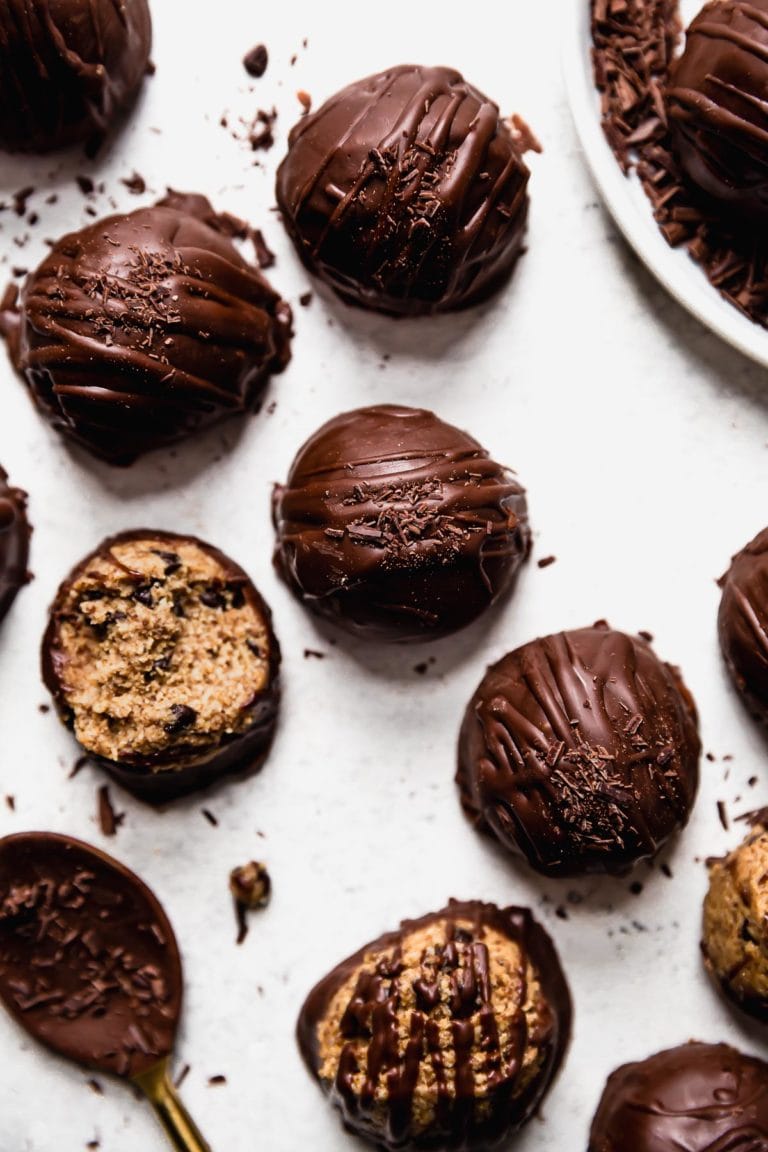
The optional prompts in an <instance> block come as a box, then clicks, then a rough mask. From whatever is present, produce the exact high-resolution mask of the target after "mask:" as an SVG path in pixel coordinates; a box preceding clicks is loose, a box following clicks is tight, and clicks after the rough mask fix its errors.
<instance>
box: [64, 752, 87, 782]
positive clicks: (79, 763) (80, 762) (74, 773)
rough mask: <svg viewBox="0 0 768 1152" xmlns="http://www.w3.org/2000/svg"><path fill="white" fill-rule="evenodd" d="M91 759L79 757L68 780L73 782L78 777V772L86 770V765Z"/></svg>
mask: <svg viewBox="0 0 768 1152" xmlns="http://www.w3.org/2000/svg"><path fill="white" fill-rule="evenodd" d="M90 759H91V758H90V756H78V758H77V760H75V762H74V764H73V765H72V771H71V772H70V774H69V777H68V779H70V780H73V779H74V777H75V776H77V774H78V772H79V771H80V770H81V769H82V768H85V766H86V764H88V763H89V762H90Z"/></svg>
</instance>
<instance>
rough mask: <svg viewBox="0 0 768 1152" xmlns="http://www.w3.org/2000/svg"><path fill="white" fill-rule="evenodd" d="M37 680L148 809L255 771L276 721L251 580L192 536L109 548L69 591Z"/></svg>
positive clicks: (272, 675)
mask: <svg viewBox="0 0 768 1152" xmlns="http://www.w3.org/2000/svg"><path fill="white" fill-rule="evenodd" d="M42 662H43V678H44V680H45V683H46V684H47V686H48V688H49V690H50V691H51V693H52V695H53V698H54V700H55V703H56V706H57V709H58V712H59V715H60V717H61V719H62V720H63V721H64V723H65V724H66V725H67V727H69V728H70V729H72V731H73V732H74V734H75V737H76V738H77V740H78V741H79V743H80V744H81V746H82V748H83V750H84V751H85V752H86V753H87V755H88V757H89V758H90V759H92V760H94V761H95V762H96V763H98V764H99V765H100V766H101V767H103V768H105V769H106V771H107V772H109V774H110V775H111V776H113V777H114V778H115V779H116V780H117V781H119V783H121V784H122V785H123V786H124V787H126V788H127V789H129V790H130V791H131V792H133V793H134V794H135V795H137V796H139V797H140V798H141V799H143V800H147V801H149V802H157V803H160V802H164V801H167V800H172V799H174V798H176V797H177V796H181V795H184V794H185V793H188V792H192V791H195V790H197V789H199V788H203V787H205V786H207V785H209V784H212V783H213V782H215V781H217V780H218V779H220V778H221V777H223V776H226V775H229V774H233V773H234V774H237V775H240V774H246V773H249V772H254V771H256V770H257V769H258V768H259V767H261V764H262V763H263V761H264V759H265V757H266V755H267V752H268V751H269V748H270V745H271V742H272V737H273V735H274V731H275V726H276V723H277V714H278V702H279V676H278V671H279V665H280V649H279V647H278V643H277V639H276V637H275V634H274V632H273V630H272V617H271V613H270V611H269V608H268V607H267V605H266V604H265V603H264V601H263V600H262V598H261V596H260V595H259V593H258V592H257V591H256V589H255V587H254V586H253V584H252V583H251V581H250V579H249V578H248V576H247V575H246V573H245V572H244V571H243V570H242V568H240V567H239V565H237V564H235V562H234V561H233V560H230V559H229V557H228V556H225V555H224V553H223V552H220V551H219V550H218V549H217V548H213V547H212V546H211V545H210V544H205V543H203V541H201V540H198V539H196V538H195V537H192V536H179V535H175V534H172V533H168V532H158V531H152V530H138V531H134V532H124V533H122V534H121V535H119V536H113V537H111V538H109V539H107V540H105V541H104V542H103V543H102V544H100V545H99V547H98V548H97V549H96V550H95V551H94V552H92V553H91V554H90V555H89V556H87V557H86V558H85V559H84V560H83V561H81V562H80V564H78V565H77V567H76V568H75V569H74V570H73V571H72V572H71V573H70V575H69V576H68V577H67V579H66V580H65V581H64V582H63V584H62V585H61V587H60V588H59V591H58V593H57V595H56V598H55V600H54V602H53V605H52V607H51V611H50V618H49V623H48V628H47V630H46V633H45V636H44V639H43V649H42Z"/></svg>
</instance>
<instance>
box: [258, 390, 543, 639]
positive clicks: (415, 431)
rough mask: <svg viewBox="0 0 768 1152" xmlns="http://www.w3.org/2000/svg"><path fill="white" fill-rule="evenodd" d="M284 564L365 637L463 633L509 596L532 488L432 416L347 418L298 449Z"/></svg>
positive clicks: (360, 413)
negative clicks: (527, 491) (527, 492)
mask: <svg viewBox="0 0 768 1152" xmlns="http://www.w3.org/2000/svg"><path fill="white" fill-rule="evenodd" d="M273 518H274V523H275V529H276V532H277V547H276V550H275V564H276V566H277V569H278V571H279V573H280V575H281V576H282V577H283V579H284V580H285V581H286V583H287V584H288V586H289V587H290V588H291V590H292V591H293V592H294V593H295V595H296V596H297V597H298V598H299V599H300V600H301V601H302V602H303V603H304V604H306V606H307V607H308V608H309V609H311V610H312V611H313V612H315V613H316V614H317V615H319V616H324V617H326V618H327V619H329V620H332V621H333V622H334V623H336V624H338V625H339V627H341V628H344V629H345V630H346V631H348V632H351V633H353V634H355V635H359V636H365V637H371V638H373V639H377V640H390V641H418V640H426V639H431V638H433V637H438V636H445V635H447V634H448V633H450V632H456V631H457V630H458V629H459V628H463V627H464V626H465V625H467V624H469V623H470V622H471V621H472V620H474V619H475V618H476V617H477V616H479V615H480V614H481V613H482V612H483V611H484V610H485V609H486V608H487V607H488V606H489V605H490V604H492V603H493V602H494V601H496V600H497V599H498V598H499V597H500V596H502V595H503V594H504V593H505V592H507V591H508V590H509V589H510V587H511V586H512V583H513V581H514V577H515V575H516V573H517V571H518V569H519V567H520V565H521V564H522V562H523V560H524V559H525V558H526V557H527V555H528V551H529V546H530V532H529V528H528V517H527V507H526V501H525V492H524V489H523V488H522V487H521V486H520V484H518V482H517V480H516V479H515V477H514V476H513V474H512V473H511V472H510V471H509V470H508V469H506V468H504V467H502V465H500V464H497V463H495V462H494V461H493V460H491V459H490V457H489V455H488V453H487V452H486V451H485V450H484V449H483V448H482V447H481V446H480V445H479V444H478V442H477V441H476V440H474V439H473V438H472V437H471V436H469V435H467V433H466V432H461V431H460V430H459V429H458V428H454V427H452V425H450V424H444V423H443V421H442V420H439V419H438V417H437V416H435V415H434V414H433V413H432V412H426V411H424V410H421V409H415V408H399V407H395V406H393V405H382V406H379V407H375V408H361V409H358V410H357V411H354V412H346V413H344V414H343V415H341V416H337V417H336V418H335V419H334V420H331V421H329V422H328V423H327V424H325V425H323V427H322V428H320V429H319V431H318V432H316V433H315V435H314V436H312V437H311V438H310V439H309V440H308V441H307V443H306V444H305V445H304V447H303V448H302V449H301V450H300V451H299V454H298V455H297V457H296V459H295V460H294V462H293V465H292V467H291V471H290V474H289V476H288V482H287V484H286V486H285V487H278V488H276V490H275V493H274V498H273Z"/></svg>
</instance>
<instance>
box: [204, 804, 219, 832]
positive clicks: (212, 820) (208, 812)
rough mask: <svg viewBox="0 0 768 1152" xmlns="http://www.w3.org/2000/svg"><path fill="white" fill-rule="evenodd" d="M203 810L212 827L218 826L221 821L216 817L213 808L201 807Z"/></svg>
mask: <svg viewBox="0 0 768 1152" xmlns="http://www.w3.org/2000/svg"><path fill="white" fill-rule="evenodd" d="M201 811H202V813H203V816H205V818H206V820H207V821H208V823H209V824H210V825H212V827H214V828H218V826H219V822H218V820H217V819H216V817H215V816H214V814H213V812H211V810H210V809H209V808H203V809H201Z"/></svg>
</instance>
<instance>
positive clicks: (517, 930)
mask: <svg viewBox="0 0 768 1152" xmlns="http://www.w3.org/2000/svg"><path fill="white" fill-rule="evenodd" d="M570 1025H571V1000H570V994H569V991H568V986H567V984H566V981H565V977H564V975H563V972H562V969H561V967H560V963H559V960H558V957H557V953H556V952H555V949H554V945H553V944H552V941H551V940H550V938H549V937H548V936H547V934H546V933H545V932H544V930H543V929H542V928H541V927H540V926H539V924H538V923H537V922H536V921H535V920H534V918H533V916H532V915H531V913H530V912H529V911H528V910H527V909H524V908H505V909H499V908H497V907H496V906H495V905H493V904H481V903H478V902H474V901H473V902H468V903H458V902H456V901H451V902H450V904H449V905H448V907H447V908H444V909H443V910H442V911H440V912H436V913H433V914H431V915H428V916H424V917H422V918H421V919H419V920H412V921H406V922H405V923H403V924H402V925H401V927H400V929H399V930H398V931H397V932H392V933H389V934H388V935H385V936H382V937H381V938H380V939H378V940H375V941H373V943H371V944H368V945H367V946H366V947H365V948H362V949H361V950H360V951H359V952H357V953H356V954H355V955H354V956H350V957H349V959H347V960H345V961H343V962H342V963H341V964H340V965H339V966H338V967H337V968H335V969H334V970H333V971H332V972H331V973H330V974H329V975H328V976H326V977H325V979H324V980H322V981H321V982H320V983H319V984H318V985H317V987H316V988H315V989H314V990H313V991H312V992H311V993H310V995H309V997H308V998H307V1000H306V1002H305V1004H304V1007H303V1008H302V1011H301V1015H300V1017H299V1023H298V1039H299V1044H300V1047H301V1051H302V1055H303V1056H304V1059H305V1061H306V1063H307V1067H308V1068H309V1070H310V1072H311V1073H312V1075H313V1076H315V1077H316V1078H317V1080H318V1081H319V1083H320V1086H321V1087H322V1089H323V1091H324V1092H326V1093H327V1095H328V1096H329V1098H330V1100H331V1102H332V1103H333V1104H334V1105H335V1106H336V1107H337V1108H338V1109H339V1110H340V1112H341V1114H342V1117H343V1119H344V1123H345V1125H346V1126H347V1127H348V1128H350V1129H352V1131H354V1132H355V1133H357V1134H358V1135H360V1136H363V1137H365V1138H366V1139H368V1140H371V1141H372V1142H373V1143H375V1144H376V1145H377V1146H379V1147H382V1148H387V1149H395V1148H396V1149H398V1150H405V1149H427V1148H454V1149H463V1150H464V1152H475V1150H477V1152H479V1150H480V1149H490V1148H497V1147H502V1146H504V1147H505V1146H506V1141H507V1139H508V1138H509V1136H510V1135H511V1134H512V1133H513V1132H515V1131H517V1130H518V1129H519V1128H520V1127H522V1125H523V1124H525V1122H526V1121H527V1120H528V1119H529V1118H530V1117H531V1116H532V1115H533V1113H534V1112H535V1111H536V1109H537V1108H538V1106H539V1105H540V1103H541V1101H542V1100H543V1098H544V1096H545V1095H546V1093H547V1091H548V1089H549V1087H550V1085H551V1083H552V1080H553V1079H554V1077H555V1075H556V1073H557V1071H558V1069H559V1067H560V1064H561V1062H562V1059H563V1056H564V1053H565V1049H566V1047H567V1045H568V1040H569V1035H570Z"/></svg>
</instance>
